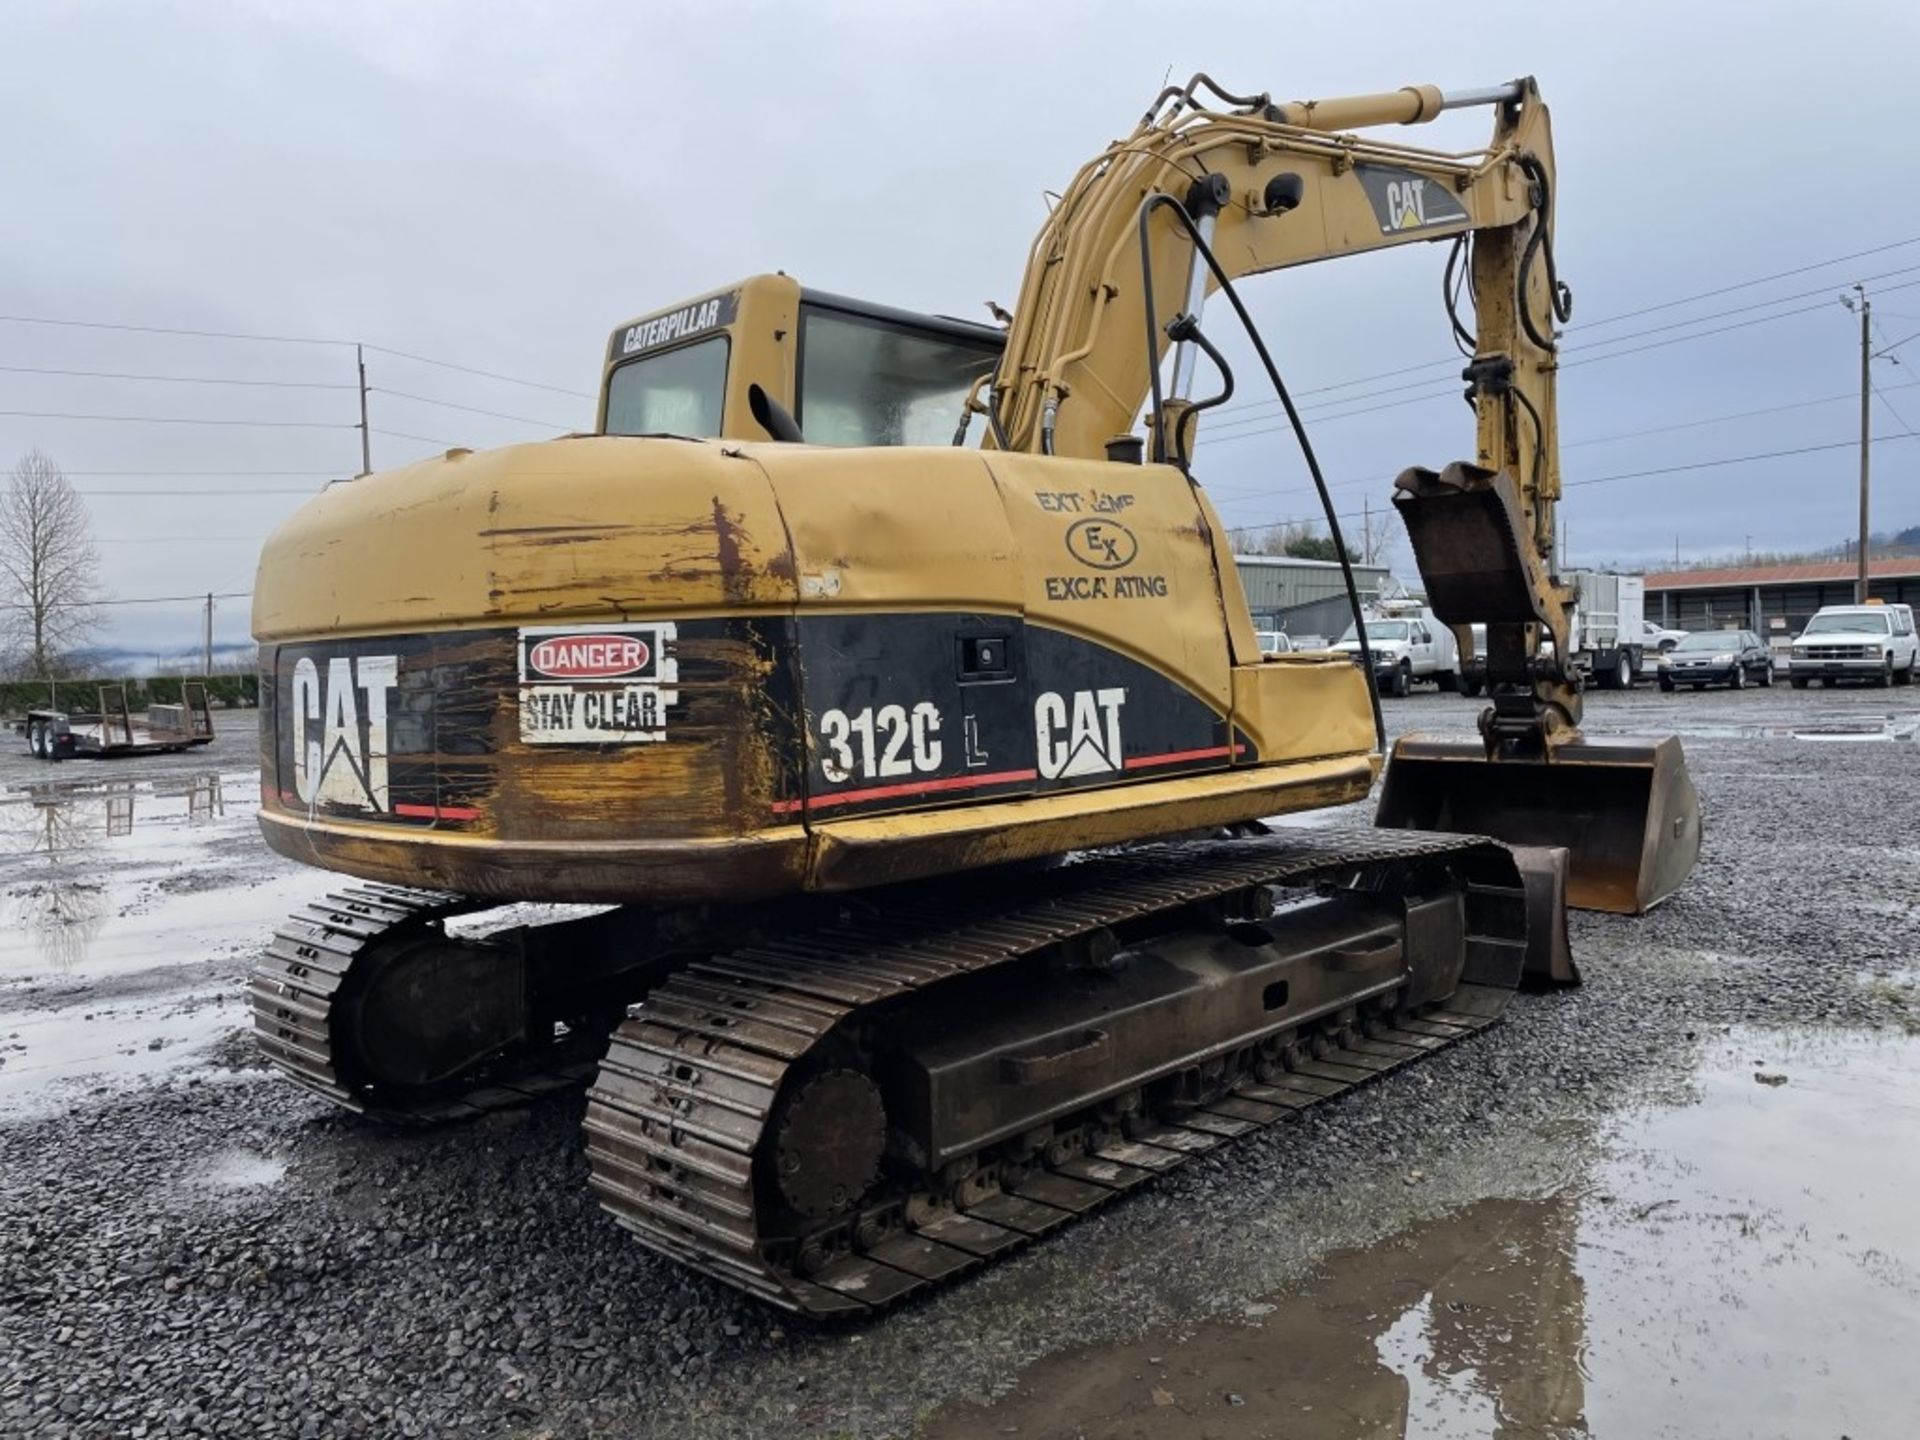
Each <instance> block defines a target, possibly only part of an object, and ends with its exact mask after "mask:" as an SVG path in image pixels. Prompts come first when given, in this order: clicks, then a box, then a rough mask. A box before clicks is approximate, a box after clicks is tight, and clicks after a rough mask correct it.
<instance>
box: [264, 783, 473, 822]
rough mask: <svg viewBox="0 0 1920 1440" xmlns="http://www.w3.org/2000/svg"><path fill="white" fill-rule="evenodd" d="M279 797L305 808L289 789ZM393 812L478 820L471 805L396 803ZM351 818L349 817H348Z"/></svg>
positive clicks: (414, 817) (422, 817)
mask: <svg viewBox="0 0 1920 1440" xmlns="http://www.w3.org/2000/svg"><path fill="white" fill-rule="evenodd" d="M280 799H281V800H282V801H283V802H284V803H285V804H286V806H287V807H288V808H289V809H292V810H305V809H306V808H307V805H306V802H305V801H304V800H302V799H301V798H300V797H299V796H298V795H296V794H294V793H293V792H292V791H291V790H282V791H281V792H280ZM393 813H394V814H396V815H404V816H406V817H407V818H408V819H409V820H478V819H479V818H480V812H479V811H478V810H475V809H474V808H473V807H472V806H471V805H396V806H394V807H393ZM349 818H351V817H349Z"/></svg>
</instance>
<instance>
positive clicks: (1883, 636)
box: [1787, 605, 1920, 690]
mask: <svg viewBox="0 0 1920 1440" xmlns="http://www.w3.org/2000/svg"><path fill="white" fill-rule="evenodd" d="M1916 666H1920V638H1916V637H1915V635H1914V624H1913V610H1912V608H1911V607H1910V606H1906V605H1828V606H1825V607H1823V608H1822V609H1821V610H1820V611H1819V613H1818V614H1816V615H1815V616H1814V617H1813V619H1811V620H1809V621H1808V622H1807V628H1806V629H1804V630H1802V631H1801V632H1800V636H1799V638H1798V639H1797V640H1795V641H1794V642H1793V649H1792V651H1791V652H1789V654H1788V656H1787V679H1788V680H1790V681H1791V682H1792V683H1793V688H1794V689H1796V690H1804V689H1806V688H1807V683H1808V682H1809V681H1812V680H1824V681H1825V682H1826V683H1827V684H1828V685H1837V684H1839V683H1840V682H1841V681H1842V680H1866V681H1869V682H1871V683H1873V684H1876V685H1911V684H1912V683H1913V672H1914V669H1915V667H1916Z"/></svg>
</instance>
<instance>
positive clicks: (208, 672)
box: [200, 591, 213, 680]
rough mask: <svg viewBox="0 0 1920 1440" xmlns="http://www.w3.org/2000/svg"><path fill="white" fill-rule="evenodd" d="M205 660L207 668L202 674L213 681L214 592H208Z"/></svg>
mask: <svg viewBox="0 0 1920 1440" xmlns="http://www.w3.org/2000/svg"><path fill="white" fill-rule="evenodd" d="M205 659H206V662H207V663H206V667H205V668H204V669H203V670H201V672H200V673H201V674H202V675H204V676H205V677H206V678H207V679H209V680H211V679H212V678H213V592H212V591H208V592H207V648H206V652H205Z"/></svg>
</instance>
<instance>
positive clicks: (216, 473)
mask: <svg viewBox="0 0 1920 1440" xmlns="http://www.w3.org/2000/svg"><path fill="white" fill-rule="evenodd" d="M60 473H61V474H62V475H65V476H67V477H68V478H72V477H73V476H75V475H86V476H107V475H155V476H166V477H173V478H178V479H182V480H189V479H208V480H211V479H215V478H239V477H244V476H251V475H262V476H265V475H273V476H280V475H316V476H318V475H327V476H332V477H334V478H336V479H337V478H339V475H340V472H339V471H338V470H69V469H67V468H66V466H64V465H63V466H61V467H60ZM127 493H129V494H140V493H143V492H140V491H129V492H127ZM155 493H156V494H157V493H159V492H157V491H156V492H155ZM235 493H242V492H235ZM289 493H291V492H289Z"/></svg>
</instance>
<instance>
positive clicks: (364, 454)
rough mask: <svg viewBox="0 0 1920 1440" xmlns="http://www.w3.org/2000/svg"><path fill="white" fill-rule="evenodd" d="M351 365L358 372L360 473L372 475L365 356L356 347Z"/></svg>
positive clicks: (371, 447) (371, 445)
mask: <svg viewBox="0 0 1920 1440" xmlns="http://www.w3.org/2000/svg"><path fill="white" fill-rule="evenodd" d="M353 363H354V365H355V366H356V367H357V368H358V369H359V371H360V473H361V474H362V475H370V474H372V473H373V443H372V439H371V432H370V431H369V430H368V429H367V356H366V352H365V351H364V350H362V349H361V348H360V346H358V345H356V346H354V347H353Z"/></svg>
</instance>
